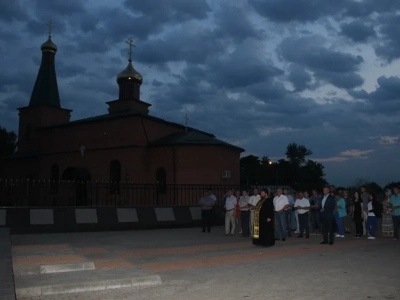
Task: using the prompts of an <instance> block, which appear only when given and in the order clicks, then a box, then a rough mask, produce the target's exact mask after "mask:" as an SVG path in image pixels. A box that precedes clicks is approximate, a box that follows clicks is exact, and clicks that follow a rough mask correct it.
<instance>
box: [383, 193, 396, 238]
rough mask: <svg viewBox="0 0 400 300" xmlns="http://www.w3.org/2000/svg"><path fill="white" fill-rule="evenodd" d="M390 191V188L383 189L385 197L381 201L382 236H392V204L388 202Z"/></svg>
mask: <svg viewBox="0 0 400 300" xmlns="http://www.w3.org/2000/svg"><path fill="white" fill-rule="evenodd" d="M391 196H392V192H391V191H390V190H386V191H385V198H384V199H383V201H382V208H383V214H382V236H383V237H393V235H394V233H393V219H392V206H391V204H390V197H391Z"/></svg>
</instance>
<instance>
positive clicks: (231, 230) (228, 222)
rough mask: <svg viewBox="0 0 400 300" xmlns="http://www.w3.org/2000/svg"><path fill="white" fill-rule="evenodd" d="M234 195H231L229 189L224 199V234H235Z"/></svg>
mask: <svg viewBox="0 0 400 300" xmlns="http://www.w3.org/2000/svg"><path fill="white" fill-rule="evenodd" d="M236 202H237V200H236V197H235V196H233V194H232V190H229V191H228V193H227V196H226V199H225V209H226V212H225V235H229V234H231V235H234V234H235V208H236Z"/></svg>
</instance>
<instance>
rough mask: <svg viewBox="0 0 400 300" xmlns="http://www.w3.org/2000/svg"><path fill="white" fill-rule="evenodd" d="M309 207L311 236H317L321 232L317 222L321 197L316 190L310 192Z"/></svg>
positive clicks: (318, 221) (319, 224)
mask: <svg viewBox="0 0 400 300" xmlns="http://www.w3.org/2000/svg"><path fill="white" fill-rule="evenodd" d="M310 205H311V228H312V231H313V234H319V232H320V230H321V223H320V220H319V214H320V212H319V211H320V206H321V196H320V195H318V191H317V190H313V191H312V196H311V199H310Z"/></svg>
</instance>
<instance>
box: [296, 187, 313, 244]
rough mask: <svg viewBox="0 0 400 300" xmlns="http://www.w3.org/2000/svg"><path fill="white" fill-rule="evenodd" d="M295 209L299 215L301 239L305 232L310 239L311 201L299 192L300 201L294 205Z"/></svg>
mask: <svg viewBox="0 0 400 300" xmlns="http://www.w3.org/2000/svg"><path fill="white" fill-rule="evenodd" d="M294 208H295V209H296V211H297V215H298V218H299V227H300V229H299V236H298V237H299V238H302V237H303V233H304V231H305V232H306V238H307V239H308V238H309V237H310V222H309V217H310V213H309V210H310V208H311V207H310V201H309V200H308V199H307V198H305V197H304V194H303V192H299V195H298V199H297V200H296V202H295V203H294Z"/></svg>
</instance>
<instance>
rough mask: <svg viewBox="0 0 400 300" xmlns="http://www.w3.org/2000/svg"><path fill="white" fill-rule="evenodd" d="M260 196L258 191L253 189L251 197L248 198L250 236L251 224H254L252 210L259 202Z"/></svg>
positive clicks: (251, 232) (251, 231)
mask: <svg viewBox="0 0 400 300" xmlns="http://www.w3.org/2000/svg"><path fill="white" fill-rule="evenodd" d="M260 199H261V196H260V195H259V194H258V189H254V191H253V196H251V197H250V200H249V207H250V235H253V222H254V208H255V207H256V205H257V203H258V201H260Z"/></svg>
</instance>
